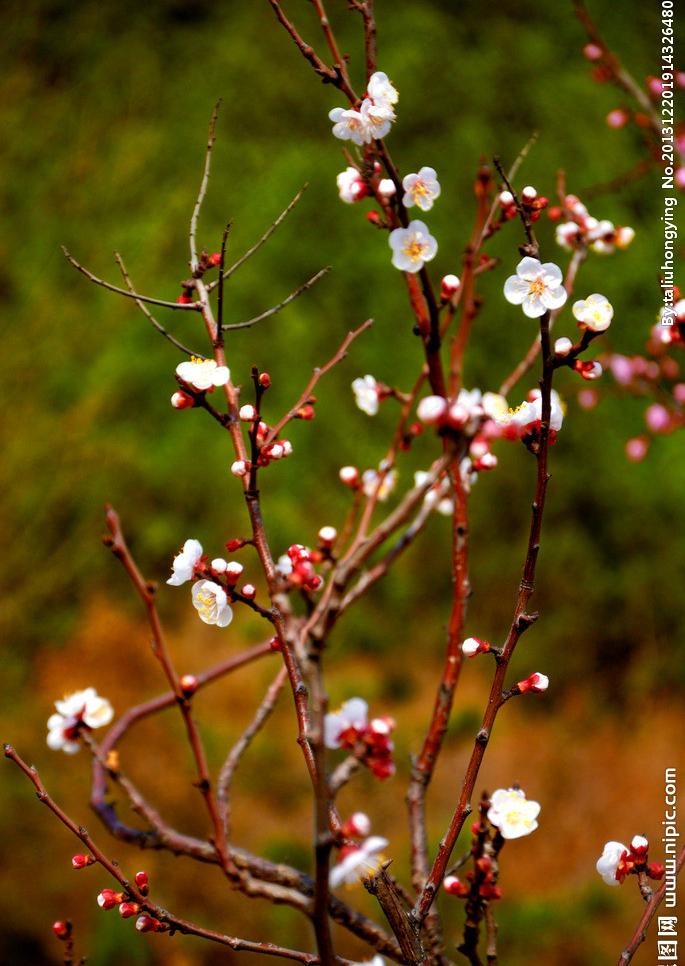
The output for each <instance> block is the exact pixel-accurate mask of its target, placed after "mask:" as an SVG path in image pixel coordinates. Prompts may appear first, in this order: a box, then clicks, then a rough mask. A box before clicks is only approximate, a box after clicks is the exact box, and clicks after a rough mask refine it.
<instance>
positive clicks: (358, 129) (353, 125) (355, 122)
mask: <svg viewBox="0 0 685 966" xmlns="http://www.w3.org/2000/svg"><path fill="white" fill-rule="evenodd" d="M328 117H329V118H330V120H331V121H333V135H334V137H336V138H340V140H341V141H352V143H353V144H358V145H360V146H361V145H362V144H368V143H369V141H370V140H371V131H370V130H369V126H368V124H367V123H366V121H365V119H364V118H363V117H362V115H361V113H360V112H359V111H353V110H351V109H349V108H347V109H346V108H344V107H334V108H333V110H332V111H329V112H328Z"/></svg>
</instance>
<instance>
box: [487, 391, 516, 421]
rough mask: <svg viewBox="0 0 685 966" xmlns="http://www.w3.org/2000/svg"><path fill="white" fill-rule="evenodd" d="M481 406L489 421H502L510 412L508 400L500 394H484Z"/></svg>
mask: <svg viewBox="0 0 685 966" xmlns="http://www.w3.org/2000/svg"><path fill="white" fill-rule="evenodd" d="M481 405H482V406H483V412H484V413H485V415H486V416H487V417H488V419H493V420H497V419H501V418H502V416H504V415H505V414H506V413H507V412H508V410H509V407H508V406H507V401H506V399H505V398H504V396H500V394H499V393H498V392H484V393H483V398H482V400H481Z"/></svg>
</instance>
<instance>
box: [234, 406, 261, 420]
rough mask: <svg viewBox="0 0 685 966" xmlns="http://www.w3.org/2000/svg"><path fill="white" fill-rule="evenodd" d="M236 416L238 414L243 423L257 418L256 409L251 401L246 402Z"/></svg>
mask: <svg viewBox="0 0 685 966" xmlns="http://www.w3.org/2000/svg"><path fill="white" fill-rule="evenodd" d="M238 416H240V418H241V419H242V421H243V422H244V423H251V422H254V420H255V419H256V418H257V410H256V409H255V408H254V406H253V405H252V404H251V403H246V404H245V405H244V406H241V407H240V409H239V410H238Z"/></svg>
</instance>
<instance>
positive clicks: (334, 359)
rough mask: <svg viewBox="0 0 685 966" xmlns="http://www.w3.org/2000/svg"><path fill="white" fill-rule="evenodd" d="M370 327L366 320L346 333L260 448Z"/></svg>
mask: <svg viewBox="0 0 685 966" xmlns="http://www.w3.org/2000/svg"><path fill="white" fill-rule="evenodd" d="M372 325H373V319H367V320H366V322H362V324H361V325H360V326H358V327H357V328H356V329H352V331H351V332H348V333H347V335H346V336H345V338H344V339H343V341H342V342H341V344H340V346H339V348H338V349H337V351H336V352H335V353H334V355H332V356H331V358H330V359H329V360H328V362H326V363H325V364H324V365H323V366H317V367H316V368H315V369H314V370H313V372H312V375H311V378H310V380H309V382H308V383H307V385H306V387H305V390H304V392H303V393H302V395H301V396H300V398H299V399H298V400H297V402H296V403H295V405H294V406H292V407H291V408H290V409H289V410H288V412H287V413H286V414H285V415H284V416H282V417H281V419H279V421H278V422H277V423H276V425H275V426H274V427H273V428H272V429H271V430H270V432H269V434H268V435H267V437H266V439H265V440H264V442H263V443H262V446H268V445H269V443H272V442H273V441H274V440H275V439H276V438H277V437H278V436H279V434H280V432H281V430H282V429H283V428H284V426H287V424H288V423H289V422H290V421H291V420H293V419H294V418H295V416H296V415H297V413H298V411H299V410H300V409H301V408H302V406H304V404H305V403H306V402H307V400H308V399H309V398H310V396H311V394H312V392H313V391H314V387H315V386H316V384H317V382H318V381H319V379H321V377H322V376H325V375H326V373H327V372H328V371H329V370H330V369H332V368H333V366H336V365H337V364H338V363H339V362H342V360H343V359H344V358H345V356H346V355H347V350H348V349H349V347H350V345H351V344H352V343H353V342H354V340H355V339H356V338H358V337H359V336H360V335H361V334H362V333H363V332H366V330H367V329H368V328H370V327H371V326H372Z"/></svg>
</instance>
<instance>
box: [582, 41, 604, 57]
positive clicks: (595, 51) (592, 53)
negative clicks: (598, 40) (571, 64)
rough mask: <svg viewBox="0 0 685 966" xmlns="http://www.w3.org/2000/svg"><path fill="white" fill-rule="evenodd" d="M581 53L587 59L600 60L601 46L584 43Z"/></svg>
mask: <svg viewBox="0 0 685 966" xmlns="http://www.w3.org/2000/svg"><path fill="white" fill-rule="evenodd" d="M583 53H584V54H585V56H586V57H587V59H588V60H601V57H602V48H601V47H600V46H599V44H585V46H584V47H583Z"/></svg>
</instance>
